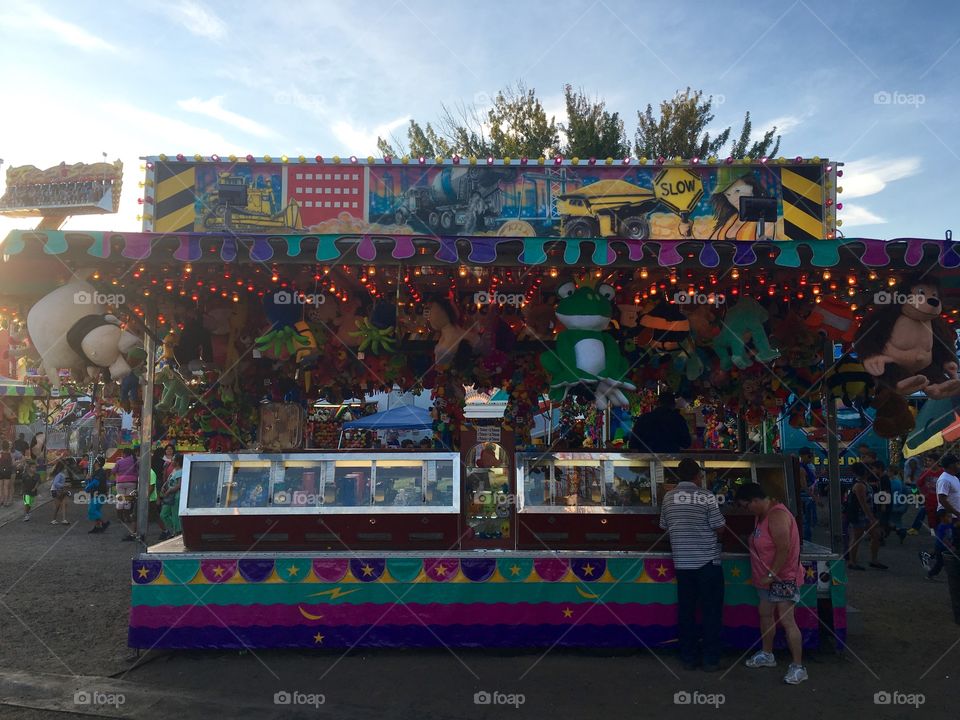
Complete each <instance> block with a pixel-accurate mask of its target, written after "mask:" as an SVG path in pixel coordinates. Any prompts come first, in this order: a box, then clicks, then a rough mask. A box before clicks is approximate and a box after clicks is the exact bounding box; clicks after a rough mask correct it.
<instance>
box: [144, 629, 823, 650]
mask: <svg viewBox="0 0 960 720" xmlns="http://www.w3.org/2000/svg"><path fill="white" fill-rule="evenodd" d="M318 635H319V639H318ZM759 637H760V633H759V631H758V630H757V629H756V628H724V631H723V643H724V645H725V646H727V647H729V648H749V647H752V646H753V645H755V644H756V643H757V642H758V641H759ZM676 641H677V633H676V630H675V629H674V628H666V627H656V626H631V627H625V626H623V625H619V624H618V625H607V626H596V625H587V624H584V623H581V624H580V625H576V626H574V627H572V628H564V627H557V626H555V625H520V626H516V625H497V626H495V627H493V628H491V627H489V626H487V627H477V626H474V625H470V626H448V627H424V626H423V625H420V624H417V625H405V626H399V627H398V626H392V625H378V626H376V627H373V628H359V627H357V628H354V627H339V626H331V627H327V626H315V625H314V626H300V627H289V628H288V627H256V628H229V629H228V628H225V627H223V626H222V625H218V626H216V627H207V628H203V629H196V628H176V629H174V630H169V631H168V630H166V629H164V628H156V629H150V628H131V629H130V633H129V635H128V644H129V646H130V647H134V648H153V647H158V648H187V649H214V648H217V649H233V648H237V649H239V648H245V647H246V648H284V647H312V648H321V649H322V648H344V647H353V646H357V647H394V648H399V647H439V646H441V645H447V646H450V647H478V648H480V647H482V648H491V647H501V648H503V647H506V648H527V647H551V646H554V644H556V645H557V646H559V647H621V648H639V647H642V646H643V645H646V646H648V647H674V646H675V645H676ZM803 642H804V646H805V647H814V646H816V644H817V643H818V642H819V636H818V635H817V632H816V630H812V631H808V630H804V631H803ZM775 646H776V647H783V646H784V644H783V638H782V637H780V638H778V639H777V641H776V642H775Z"/></svg>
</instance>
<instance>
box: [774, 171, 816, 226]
mask: <svg viewBox="0 0 960 720" xmlns="http://www.w3.org/2000/svg"><path fill="white" fill-rule="evenodd" d="M780 183H781V187H782V191H783V233H784V235H785V236H786V238H787V239H788V240H821V239H823V238H824V237H826V232H827V228H826V225H825V223H824V213H823V199H824V192H823V168H822V166H820V165H802V166H801V165H795V166H793V167H790V168H781V169H780Z"/></svg>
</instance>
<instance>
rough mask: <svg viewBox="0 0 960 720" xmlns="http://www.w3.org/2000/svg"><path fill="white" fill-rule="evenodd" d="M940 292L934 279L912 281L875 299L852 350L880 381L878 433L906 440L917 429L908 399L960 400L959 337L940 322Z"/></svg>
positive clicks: (878, 392) (882, 292) (878, 295)
mask: <svg viewBox="0 0 960 720" xmlns="http://www.w3.org/2000/svg"><path fill="white" fill-rule="evenodd" d="M942 311H943V306H942V304H941V302H940V291H939V288H938V286H937V284H936V283H935V282H934V281H933V280H932V279H912V280H906V281H904V282H903V283H901V284H900V285H899V286H898V287H897V289H896V290H895V291H881V292H878V293H876V295H875V296H874V306H873V309H872V310H871V312H870V313H869V314H868V315H867V316H866V318H864V320H863V323H862V324H861V325H860V328H859V330H858V331H857V338H856V340H855V341H854V349H855V351H856V352H857V354H858V355H859V357H860V360H861V362H863V366H864V368H865V369H866V371H867V372H868V373H870V374H871V375H873V376H874V377H876V378H877V379H878V391H877V396H876V398H875V399H874V402H873V407H874V408H876V411H877V417H876V420H875V421H874V431H875V432H876V433H877V434H878V435H879V436H881V437H886V438H891V437H897V436H900V435H905V434H906V433H907V432H909V431H910V430H911V429H912V428H913V425H914V419H913V414H912V413H911V412H910V407H909V405H908V404H907V401H906V399H905V397H904V396H907V395H911V394H912V393H915V392H917V391H918V390H923V391H924V392H925V393H926V394H927V395H928V396H929V397H931V398H934V399H942V398H947V397H953V396H955V395H960V378H958V377H957V351H956V345H957V342H956V335H955V333H954V332H953V331H952V330H951V329H950V328H949V326H948V325H947V323H946V322H944V321H943V320H942V319H941V318H940V313H941V312H942Z"/></svg>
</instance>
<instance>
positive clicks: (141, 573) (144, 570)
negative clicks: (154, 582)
mask: <svg viewBox="0 0 960 720" xmlns="http://www.w3.org/2000/svg"><path fill="white" fill-rule="evenodd" d="M149 574H150V571H149V570H147V568H146V566H145V565H141V566H140V569H139V570H137V575H139V576H140V577H142V578H145V577H147V576H148V575H149Z"/></svg>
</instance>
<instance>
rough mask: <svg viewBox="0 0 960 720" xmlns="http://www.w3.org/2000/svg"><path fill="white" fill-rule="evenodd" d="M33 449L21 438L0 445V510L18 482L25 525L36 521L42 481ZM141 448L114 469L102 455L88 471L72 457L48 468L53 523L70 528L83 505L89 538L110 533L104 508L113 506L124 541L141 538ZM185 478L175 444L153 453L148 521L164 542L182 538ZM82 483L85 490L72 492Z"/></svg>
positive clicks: (8, 502)
mask: <svg viewBox="0 0 960 720" xmlns="http://www.w3.org/2000/svg"><path fill="white" fill-rule="evenodd" d="M28 450H29V445H28V444H27V443H26V442H25V441H24V437H23V435H22V434H21V435H20V436H19V438H18V439H17V440H16V441H15V442H14V443H13V445H12V446H11V444H10V443H9V442H7V441H3V442H2V443H0V506H9V505H11V504H12V502H13V500H12V498H13V486H14V480H15V479H16V480H18V481H19V484H20V492H21V495H22V498H23V521H24V522H29V521H30V520H31V519H32V518H33V509H34V505H35V503H36V499H37V495H38V493H39V492H40V486H41V484H42V477H41V473H40V469H41V467H40V462H39V461H38V460H37V459H35V458H34V457H32V456H31V455H30V453H29V452H28ZM138 454H139V449H138V448H135V447H128V448H124V449H122V450H121V451H120V457H119V459H117V461H116V463H114V464H113V467H112V468H109V469H108V467H107V462H106V459H105V458H104V457H103V456H99V457H97V458H95V459H94V461H93V465H92V466H91V467H90V468H89V473H88V472H87V470H88V468H87V463H86V460H81V461H80V462H79V463H78V464H74V463H73V462H72V461H70V460H69V459H58V460H56V461H55V462H54V463H53V465H52V467H51V468H50V469H49V472H48V477H49V478H50V498H51V501H52V502H53V519H52V520H51V521H50V524H51V525H69V524H71V520H70V519H69V518H68V515H69V514H70V513H69V508H70V506H71V505H85V506H86V511H87V520H88V521H90V522H91V523H92V524H91V527H90V529H89V530H88V532H89V533H90V534H100V533H103V532H106V530H107V529H108V528H109V527H110V525H111V521H110V520H109V519H107V518H106V517H105V515H104V508H105V507H109V506H111V505H112V506H113V507H114V509H115V512H116V519H117V520H118V521H119V524H121V525H123V527H124V528H126V530H127V532H126V533H125V534H124V536H123V538H122V540H124V541H133V540H137V539H140V540H143V539H144V538H143V535H142V533H140V534H138V532H137V495H138V482H139V473H140V468H139V462H138ZM182 475H183V455H182V454H180V453H177V451H176V448H175V447H174V445H172V444H168V445H166V446H165V447H163V448H158V449H157V450H155V451H154V453H153V455H152V457H151V463H150V485H149V487H150V497H149V499H150V504H149V508H150V510H149V521H150V523H151V524H156V525H157V526H158V527H159V528H160V537H159V538H158V539H159V540H160V541H162V540H167V539H170V538H172V537H175V536H177V535H179V534H180V532H181V527H180V515H179V509H180V483H181V479H182ZM78 484H79V486H80V488H81V489H82V492H74V491H75V490H76V489H77V485H78Z"/></svg>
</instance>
